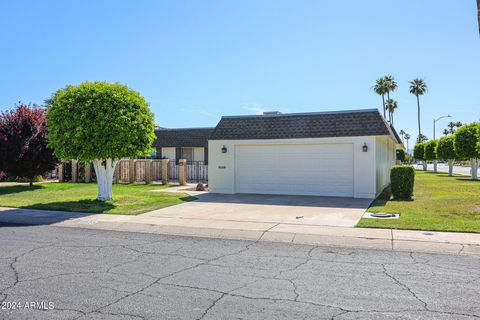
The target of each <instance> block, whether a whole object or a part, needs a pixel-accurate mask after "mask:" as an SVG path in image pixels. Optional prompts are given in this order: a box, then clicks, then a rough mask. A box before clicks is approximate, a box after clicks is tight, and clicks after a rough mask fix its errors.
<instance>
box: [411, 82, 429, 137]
mask: <svg viewBox="0 0 480 320" xmlns="http://www.w3.org/2000/svg"><path fill="white" fill-rule="evenodd" d="M427 91H428V87H427V84H426V83H425V81H424V80H423V79H419V78H416V79H413V80H412V81H410V93H411V94H413V95H415V96H416V97H417V114H418V142H421V138H422V130H421V128H420V98H419V97H420V96H422V95H423V94H425V93H426V92H427Z"/></svg>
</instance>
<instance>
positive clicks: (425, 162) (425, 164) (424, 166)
mask: <svg viewBox="0 0 480 320" xmlns="http://www.w3.org/2000/svg"><path fill="white" fill-rule="evenodd" d="M423 171H427V161H423Z"/></svg>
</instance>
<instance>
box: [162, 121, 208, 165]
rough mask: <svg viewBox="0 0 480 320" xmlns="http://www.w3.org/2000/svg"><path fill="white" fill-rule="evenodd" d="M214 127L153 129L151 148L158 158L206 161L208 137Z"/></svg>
mask: <svg viewBox="0 0 480 320" xmlns="http://www.w3.org/2000/svg"><path fill="white" fill-rule="evenodd" d="M213 129H214V128H183V129H165V128H156V129H155V135H156V138H155V141H154V142H153V148H154V149H155V150H156V153H157V155H156V157H157V158H159V159H170V160H174V161H178V160H179V159H186V160H187V161H202V162H205V164H207V161H208V137H209V136H210V134H211V133H212V132H213Z"/></svg>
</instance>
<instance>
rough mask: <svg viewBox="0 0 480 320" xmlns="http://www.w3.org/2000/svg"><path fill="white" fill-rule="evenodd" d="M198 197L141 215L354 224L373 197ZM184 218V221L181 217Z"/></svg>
mask: <svg viewBox="0 0 480 320" xmlns="http://www.w3.org/2000/svg"><path fill="white" fill-rule="evenodd" d="M196 197H198V198H199V199H198V200H196V201H193V202H187V203H183V204H180V205H176V206H172V207H168V208H164V209H159V210H156V211H152V212H149V213H146V214H143V215H142V216H143V217H145V218H147V217H148V218H157V219H163V220H165V222H166V223H169V222H170V223H171V224H177V223H180V222H181V223H182V225H186V226H187V225H188V226H202V227H218V225H219V224H222V222H235V223H236V225H237V226H238V223H239V222H244V223H245V227H247V225H248V229H252V227H253V228H255V225H253V224H252V223H257V224H259V225H258V228H259V230H260V229H263V228H264V226H265V224H273V225H276V224H295V225H312V226H319V225H322V226H337V227H353V226H355V225H356V224H357V222H358V220H359V219H360V218H361V216H362V214H363V213H364V212H365V210H366V209H367V208H368V206H369V204H370V202H371V200H368V199H353V198H340V197H312V196H278V195H257V194H235V195H224V194H211V193H205V194H200V195H196ZM179 219H181V221H179Z"/></svg>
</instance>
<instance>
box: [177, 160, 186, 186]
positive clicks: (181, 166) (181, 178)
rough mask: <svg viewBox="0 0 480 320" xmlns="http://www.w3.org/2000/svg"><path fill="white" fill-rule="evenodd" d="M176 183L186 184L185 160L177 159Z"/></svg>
mask: <svg viewBox="0 0 480 320" xmlns="http://www.w3.org/2000/svg"><path fill="white" fill-rule="evenodd" d="M178 183H179V184H180V185H181V186H183V185H185V184H187V160H185V159H180V160H178Z"/></svg>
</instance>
